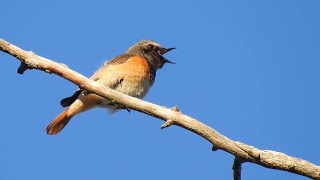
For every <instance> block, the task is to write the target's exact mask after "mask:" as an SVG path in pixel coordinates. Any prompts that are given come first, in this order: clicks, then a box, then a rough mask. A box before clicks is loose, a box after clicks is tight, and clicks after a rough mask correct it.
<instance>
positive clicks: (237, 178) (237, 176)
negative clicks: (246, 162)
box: [232, 157, 243, 180]
mask: <svg viewBox="0 0 320 180" xmlns="http://www.w3.org/2000/svg"><path fill="white" fill-rule="evenodd" d="M242 163H243V161H242V160H241V159H240V158H238V157H235V158H234V161H233V166H232V170H233V179H234V180H241V169H242Z"/></svg>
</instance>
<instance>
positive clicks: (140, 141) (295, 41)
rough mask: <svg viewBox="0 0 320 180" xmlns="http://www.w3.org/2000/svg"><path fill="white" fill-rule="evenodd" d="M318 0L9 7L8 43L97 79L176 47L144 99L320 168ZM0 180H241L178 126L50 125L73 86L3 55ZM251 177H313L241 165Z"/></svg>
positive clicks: (0, 33)
mask: <svg viewBox="0 0 320 180" xmlns="http://www.w3.org/2000/svg"><path fill="white" fill-rule="evenodd" d="M319 9H320V1H317V0H310V1H301V0H300V1H298V0H283V1H276V0H262V1H254V0H251V1H250V0H244V1H236V0H235V1H229V0H227V1H209V0H207V1H197V3H195V2H192V1H183V2H182V1H181V2H180V1H179V2H174V1H169V0H163V1H128V2H126V1H116V2H107V1H94V0H93V1H90V2H87V3H84V2H79V1H62V0H56V1H50V2H49V1H39V0H38V1H20V2H18V1H14V0H13V1H3V2H2V3H1V6H0V21H1V28H0V37H1V38H4V39H6V40H8V41H10V42H12V43H13V44H15V45H17V46H19V47H21V48H24V49H26V50H31V51H33V52H35V53H37V54H39V55H41V56H44V57H47V58H49V59H52V60H55V61H58V62H61V63H64V64H67V65H68V66H69V67H70V68H72V69H74V70H76V71H78V72H80V73H82V74H84V75H86V76H90V75H91V74H92V73H93V72H94V71H95V69H97V68H98V67H99V66H100V65H101V64H102V62H103V61H104V60H106V59H109V60H110V59H112V58H113V57H115V56H116V55H119V54H121V53H123V52H124V51H126V49H127V48H128V47H129V46H131V45H132V44H133V43H135V42H137V41H140V40H142V39H152V40H155V41H157V42H159V43H160V44H162V45H163V46H166V47H176V48H177V49H176V50H174V51H172V52H170V53H168V54H167V55H166V57H167V58H168V59H170V60H172V61H174V62H176V63H177V64H176V65H171V64H168V65H166V66H165V67H164V68H163V69H161V70H160V71H159V72H158V74H157V78H156V82H155V84H154V86H153V87H152V89H151V91H150V92H149V94H148V95H147V96H146V98H145V100H147V101H151V102H153V103H156V104H160V105H163V106H167V107H172V106H175V105H178V106H179V107H180V109H181V110H182V112H183V113H185V114H188V115H190V116H192V117H194V118H197V119H199V120H200V121H201V122H203V123H205V124H207V125H209V126H211V127H213V128H214V129H216V130H218V131H219V132H221V133H222V134H224V135H226V136H228V137H229V138H231V139H233V140H238V141H241V142H244V143H247V144H249V145H252V146H255V147H257V148H260V149H270V150H275V151H280V152H283V153H286V154H288V155H292V156H295V157H299V158H303V159H306V160H308V161H311V162H313V163H315V164H318V165H319V164H320V154H319V152H320V143H319V139H320V133H319V127H320V120H319V119H320V85H319V83H320V71H319V69H320V50H319V49H320V33H319V32H320V23H319V22H320V10H319ZM0 59H1V67H2V68H1V72H0V78H1V82H2V86H1V87H2V88H0V94H1V95H2V99H1V102H2V106H1V115H2V117H1V120H0V122H1V127H2V128H1V131H0V142H1V148H0V170H1V171H0V179H1V180H2V179H3V180H20V179H34V180H35V179H39V180H40V179H46V180H55V179H77V180H86V179H95V180H100V179H101V180H102V179H117V180H127V179H146V180H147V179H155V180H157V179H159V180H160V179H170V180H176V179H188V180H189V179H190V180H191V179H207V180H209V179H210V180H211V179H232V170H231V166H232V162H233V156H232V155H230V154H227V153H225V152H223V151H217V152H212V151H211V145H210V143H208V142H207V141H205V140H204V139H202V138H200V137H198V136H197V135H195V134H192V133H190V132H188V131H186V130H184V129H181V128H179V127H170V128H168V129H165V130H160V125H161V124H162V123H163V122H162V121H160V120H157V119H155V118H152V117H150V116H147V115H144V114H141V113H138V112H131V113H130V114H128V113H127V112H126V111H122V112H119V113H117V114H114V115H112V116H108V114H107V112H106V111H105V110H103V109H95V110H92V111H90V112H86V113H83V114H81V115H79V116H77V117H75V118H74V119H73V121H71V122H70V124H69V125H68V127H67V128H66V129H65V130H64V131H63V132H62V133H61V134H59V135H58V136H48V135H46V133H45V128H46V126H47V125H48V124H49V122H50V121H51V120H52V119H53V118H54V117H55V116H56V115H58V114H59V113H60V112H61V111H62V108H61V107H60V106H59V101H60V99H61V98H64V97H66V96H68V95H71V94H72V93H73V92H74V90H75V89H76V88H77V87H76V86H75V85H73V84H71V83H70V82H67V81H66V80H64V79H62V78H60V77H57V76H55V75H49V74H45V73H43V72H40V71H35V70H33V71H27V72H26V73H25V74H24V75H23V76H21V75H18V74H17V73H16V69H17V67H18V65H19V62H18V61H17V60H15V59H13V58H12V57H10V56H8V55H6V54H4V53H0ZM243 179H261V180H262V179H266V180H267V179H268V180H269V179H293V180H300V179H306V178H305V177H302V176H298V175H293V174H291V173H287V172H280V171H276V170H270V169H265V168H262V167H260V166H258V165H254V164H244V166H243Z"/></svg>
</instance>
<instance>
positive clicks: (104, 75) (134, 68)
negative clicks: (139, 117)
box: [47, 40, 175, 135]
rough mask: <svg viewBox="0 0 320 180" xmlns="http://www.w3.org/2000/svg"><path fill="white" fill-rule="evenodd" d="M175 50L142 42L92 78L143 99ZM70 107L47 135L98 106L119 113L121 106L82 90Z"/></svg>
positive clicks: (67, 103) (66, 100)
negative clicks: (167, 56) (74, 117)
mask: <svg viewBox="0 0 320 180" xmlns="http://www.w3.org/2000/svg"><path fill="white" fill-rule="evenodd" d="M173 49H175V48H163V47H161V46H160V45H159V44H158V43H156V42H154V41H150V40H143V41H140V42H138V43H136V44H134V45H133V46H131V47H130V48H129V49H128V50H127V52H126V53H124V54H122V55H119V56H117V57H115V58H114V59H112V60H111V61H109V62H105V63H104V65H103V66H102V67H101V68H100V69H98V70H97V71H96V72H95V73H94V74H93V75H92V76H91V78H90V79H92V80H94V81H96V82H97V83H100V84H103V85H105V86H107V87H109V88H111V89H114V90H116V91H119V92H122V93H124V94H127V95H130V96H133V97H136V98H140V99H141V98H143V97H144V96H145V95H146V94H147V92H148V91H149V89H150V87H151V86H152V85H153V83H154V80H155V77H156V71H157V70H158V69H160V68H162V66H163V65H164V64H165V63H172V64H174V63H173V62H171V61H169V60H168V59H166V58H164V57H163V54H165V53H167V52H168V51H171V50H173ZM60 104H61V106H62V107H67V108H66V109H65V110H64V111H63V112H62V113H61V114H60V115H58V116H57V117H56V118H55V119H54V120H53V121H52V122H51V123H50V124H49V125H48V127H47V134H50V135H56V134H58V133H59V132H60V131H61V130H62V129H63V128H64V127H65V126H66V125H67V124H68V122H69V121H70V120H71V118H72V117H73V116H75V115H77V114H79V113H81V112H84V111H87V110H89V109H91V108H94V107H102V108H107V109H109V110H110V111H111V112H115V111H117V110H118V109H120V108H119V106H118V105H116V104H115V103H113V102H112V101H111V100H110V99H105V98H103V97H101V96H99V95H96V94H94V93H89V94H87V93H86V92H85V91H83V90H81V89H78V90H77V91H76V92H75V93H74V94H73V95H72V96H70V97H67V98H64V99H62V100H61V102H60Z"/></svg>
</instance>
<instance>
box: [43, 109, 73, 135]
mask: <svg viewBox="0 0 320 180" xmlns="http://www.w3.org/2000/svg"><path fill="white" fill-rule="evenodd" d="M71 118H72V116H68V109H66V110H64V111H63V112H62V113H61V114H59V115H58V116H57V117H56V118H55V119H54V120H53V121H52V122H51V123H50V124H49V125H48V127H47V129H46V131H47V134H48V135H56V134H58V133H59V132H60V131H61V130H62V129H63V128H64V127H65V126H66V125H67V124H68V122H69V121H70V119H71Z"/></svg>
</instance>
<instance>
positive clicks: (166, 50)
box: [159, 48, 176, 64]
mask: <svg viewBox="0 0 320 180" xmlns="http://www.w3.org/2000/svg"><path fill="white" fill-rule="evenodd" d="M174 49H176V48H162V49H160V50H159V54H160V55H164V54H165V53H167V52H169V51H171V50H174ZM163 61H164V62H165V63H171V64H175V63H174V62H172V61H169V60H168V59H166V58H163Z"/></svg>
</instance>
